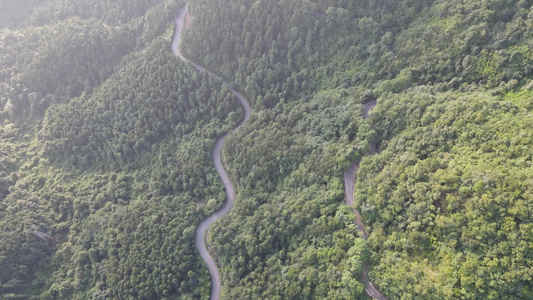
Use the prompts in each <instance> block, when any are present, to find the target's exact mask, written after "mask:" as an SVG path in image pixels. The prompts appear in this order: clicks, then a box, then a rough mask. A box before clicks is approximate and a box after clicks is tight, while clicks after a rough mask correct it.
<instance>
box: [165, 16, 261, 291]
mask: <svg viewBox="0 0 533 300" xmlns="http://www.w3.org/2000/svg"><path fill="white" fill-rule="evenodd" d="M186 14H187V6H185V7H183V8H182V9H181V10H180V11H179V13H178V16H177V18H176V33H175V35H174V40H173V41H172V52H174V54H175V55H176V56H177V57H179V58H180V59H181V60H182V61H184V62H186V63H190V64H191V65H193V66H194V67H195V68H196V69H197V70H198V71H200V72H207V73H208V74H209V75H211V76H215V77H218V76H216V75H215V74H213V73H211V72H209V71H208V70H206V69H205V68H204V67H202V66H200V65H198V64H196V63H194V62H192V61H190V60H189V59H187V58H186V57H185V56H183V54H182V53H181V52H180V49H179V44H180V38H181V30H182V29H183V23H184V20H185V15H186ZM223 83H224V84H225V85H227V82H225V81H223ZM231 92H232V93H233V94H234V95H235V96H237V98H238V99H239V101H240V102H241V104H242V106H243V108H244V117H243V118H242V120H241V122H240V123H239V124H238V125H237V126H236V127H235V128H234V129H233V132H236V131H237V130H239V128H240V127H241V126H243V125H244V123H245V122H246V120H248V118H249V117H250V112H251V106H250V102H249V101H248V99H246V98H245V97H244V96H243V95H242V94H241V93H239V92H238V91H236V90H234V89H231ZM227 135H228V134H226V135H224V136H223V137H221V138H219V139H218V140H217V141H216V143H215V147H214V148H213V151H212V152H211V157H212V159H213V163H214V164H215V169H216V171H217V173H218V175H219V176H220V178H221V179H222V182H223V183H224V188H225V189H226V202H225V203H224V206H222V208H220V209H219V210H217V211H216V212H215V213H214V214H212V215H210V216H209V217H207V218H206V219H204V220H202V221H201V222H200V224H199V225H198V227H197V228H196V233H195V236H194V243H195V245H196V248H197V249H198V251H199V252H200V256H202V259H203V260H204V261H205V264H206V265H207V268H208V269H209V273H210V274H211V280H212V289H211V300H218V299H220V292H221V288H222V284H221V281H220V272H219V270H218V268H217V265H216V263H215V261H214V259H213V257H212V256H211V255H210V254H209V251H208V250H207V248H206V246H205V236H206V233H207V229H208V228H209V226H211V224H213V223H214V222H215V221H216V220H218V219H220V218H222V217H223V216H224V215H226V214H227V213H228V212H229V211H230V210H231V207H232V206H233V203H234V201H235V196H236V193H235V188H234V187H233V184H232V183H231V180H230V179H229V176H228V174H227V173H226V171H225V170H224V167H223V166H222V162H221V159H220V153H221V151H222V146H223V144H224V139H225V138H226V136H227Z"/></svg>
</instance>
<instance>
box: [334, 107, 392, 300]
mask: <svg viewBox="0 0 533 300" xmlns="http://www.w3.org/2000/svg"><path fill="white" fill-rule="evenodd" d="M374 107H376V100H374V101H371V102H369V103H367V104H366V105H365V108H364V110H363V117H364V118H365V119H366V118H368V114H369V113H370V111H371V110H372V109H374ZM377 148H378V147H377V145H376V144H375V143H370V151H369V152H368V153H367V154H365V156H366V155H371V154H374V153H376V152H377ZM359 162H360V161H356V162H354V163H353V164H352V165H351V166H350V167H349V168H348V170H346V172H344V195H345V197H346V203H347V204H348V205H349V206H352V207H353V206H354V200H353V191H354V184H355V177H356V175H357V170H358V169H359ZM353 212H354V214H355V216H356V219H355V225H356V226H357V229H359V231H360V232H361V235H362V236H363V238H364V239H365V240H367V239H368V236H367V234H366V230H365V225H364V224H363V221H361V214H360V213H359V212H358V211H357V210H356V209H355V208H354V209H353ZM367 268H368V266H366V265H365V271H364V272H363V276H362V280H363V283H364V284H365V291H366V293H367V294H368V295H369V296H370V297H372V298H374V299H377V300H388V298H387V297H386V296H385V295H383V294H382V293H380V292H379V291H378V289H376V287H375V286H374V284H372V282H371V281H370V280H368V276H367Z"/></svg>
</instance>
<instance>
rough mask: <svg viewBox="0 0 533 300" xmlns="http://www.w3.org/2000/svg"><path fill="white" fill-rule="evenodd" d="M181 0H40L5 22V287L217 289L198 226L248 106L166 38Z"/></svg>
mask: <svg viewBox="0 0 533 300" xmlns="http://www.w3.org/2000/svg"><path fill="white" fill-rule="evenodd" d="M15 2H16V1H13V3H11V2H10V3H9V5H14V3H15ZM93 2H94V3H93ZM96 3H98V5H95V4H96ZM102 3H107V4H109V5H111V4H113V5H115V6H116V7H114V8H113V9H111V8H109V7H101V6H100V5H102ZM28 5H30V3H29V2H28ZM183 5H184V4H183V3H182V2H181V3H180V2H175V1H151V2H148V1H120V2H101V1H79V2H76V3H73V2H65V1H45V2H43V3H41V4H39V5H37V6H36V7H35V8H34V9H33V13H32V14H31V15H30V16H27V17H26V18H22V19H20V20H18V23H17V25H16V26H14V25H13V27H11V28H3V29H2V31H1V33H0V35H1V38H0V40H2V45H1V48H0V53H1V55H0V59H1V61H2V63H1V68H2V69H1V71H0V74H1V79H2V94H1V95H0V104H1V105H0V107H1V108H3V109H2V110H1V120H2V125H1V130H0V136H1V148H0V151H1V158H0V159H1V170H0V171H1V185H0V195H1V197H2V198H1V206H0V231H1V234H0V269H1V270H2V272H0V284H1V285H0V298H1V299H108V298H116V299H126V298H137V299H154V298H164V297H171V298H176V297H178V296H179V297H180V298H181V299H188V298H190V299H197V298H200V297H201V295H203V294H206V293H207V292H208V291H209V287H210V281H209V276H208V274H207V270H205V269H204V264H203V262H202V261H201V260H200V258H199V256H198V255H197V253H196V249H195V248H194V242H193V236H194V229H195V226H196V224H197V223H198V222H199V221H200V220H201V219H203V218H205V216H207V215H209V214H210V213H212V212H213V211H214V210H215V209H216V208H218V207H220V206H221V205H222V202H223V201H224V194H223V193H222V191H223V189H222V184H221V182H220V181H219V179H218V177H217V176H216V172H215V170H214V167H213V166H212V164H211V158H210V152H211V148H212V147H213V145H214V141H215V139H216V138H217V137H219V136H221V135H222V134H225V133H226V132H227V131H228V130H229V129H230V128H232V127H233V126H234V125H235V124H236V123H237V122H238V121H239V120H240V118H241V115H242V109H241V108H240V107H239V105H238V101H237V99H235V98H234V97H233V96H232V94H231V93H230V91H229V89H228V88H226V87H223V86H222V83H221V82H220V81H217V80H216V79H213V78H209V77H207V76H206V75H205V74H204V75H202V74H199V73H198V72H196V70H194V69H193V68H192V67H189V66H187V65H185V64H183V63H182V62H181V61H179V60H178V59H177V58H175V57H174V56H173V54H172V52H171V51H170V44H171V38H172V35H173V26H172V24H173V21H174V20H173V16H174V14H175V12H176V11H177V10H178V9H179V8H180V7H181V6H183ZM124 7H128V9H124ZM13 9H15V8H13ZM50 11H53V12H55V14H51V12H50ZM125 13H126V14H125ZM124 14H125V15H124ZM3 21H5V20H3ZM35 232H37V233H40V234H41V236H40V237H39V236H38V234H35Z"/></svg>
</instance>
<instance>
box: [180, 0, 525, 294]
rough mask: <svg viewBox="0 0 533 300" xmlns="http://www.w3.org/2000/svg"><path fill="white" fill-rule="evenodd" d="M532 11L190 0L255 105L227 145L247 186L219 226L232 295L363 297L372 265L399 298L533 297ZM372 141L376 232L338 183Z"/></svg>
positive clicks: (199, 52) (204, 48) (191, 45)
mask: <svg viewBox="0 0 533 300" xmlns="http://www.w3.org/2000/svg"><path fill="white" fill-rule="evenodd" d="M531 5H532V2H531V1H468V2H464V3H463V2H462V1H416V2H412V1H393V2H391V1H359V2H354V1H334V2H332V1H256V2H254V1H244V0H243V1H232V2H230V3H227V2H223V1H201V0H200V1H195V2H193V3H191V4H190V11H191V26H190V27H191V29H190V31H188V33H189V35H186V37H185V38H186V39H185V41H186V42H185V43H184V49H186V51H187V52H188V53H189V55H190V56H193V57H196V60H197V61H201V62H203V63H204V64H205V65H208V66H210V67H211V68H212V69H214V70H216V72H219V73H223V74H224V76H226V77H227V78H233V80H234V81H235V82H236V83H237V85H239V86H242V87H243V89H244V90H245V91H246V93H247V94H248V95H250V96H251V99H252V101H255V107H256V110H258V112H257V114H256V116H255V118H253V121H252V122H251V123H250V124H249V125H248V126H247V127H246V128H245V129H244V130H243V131H241V132H239V134H237V135H235V136H233V137H232V139H231V141H230V142H228V144H227V147H226V148H225V155H226V157H227V160H228V162H229V164H230V165H232V166H233V168H232V170H233V174H234V176H233V177H234V178H235V180H236V181H237V182H238V184H237V186H238V189H240V191H241V199H240V200H238V201H237V204H236V207H235V208H234V209H233V211H232V212H231V213H230V214H231V216H230V217H229V218H226V219H223V220H222V221H221V222H220V223H219V224H216V225H215V228H214V229H213V236H212V238H211V243H213V244H214V245H215V252H216V253H217V256H218V257H219V259H220V260H221V261H222V263H221V265H222V270H223V273H225V274H226V276H227V278H228V279H227V281H226V282H227V284H226V291H225V293H226V294H225V295H226V297H227V298H228V299H232V298H239V297H243V298H268V299H270V298H272V299H277V298H279V299H284V298H291V299H292V298H294V299H303V298H316V299H323V298H328V299H347V298H358V297H360V296H359V295H361V294H363V293H364V292H363V285H362V284H361V283H360V281H359V280H360V274H361V272H362V268H363V263H362V262H361V261H363V262H364V261H367V262H368V266H369V277H370V279H371V280H373V282H374V284H375V285H376V286H378V287H379V288H380V290H381V292H383V293H384V294H385V295H387V296H388V297H389V298H390V299H459V298H462V299H528V298H531V297H532V292H533V291H532V290H533V287H532V283H531V279H532V276H533V270H532V269H531V265H532V263H533V261H532V259H533V256H532V247H533V244H532V243H533V236H532V234H531V232H532V230H531V229H532V228H531V226H532V224H531V221H532V219H531V218H532V207H531V201H532V199H531V195H532V191H533V181H532V176H533V173H532V172H531V151H530V150H529V149H530V148H531V147H532V145H533V141H532V132H533V130H532V127H531V125H532V124H531V109H532V108H533V93H532V92H531V90H532V88H533V85H532V83H531V82H532V81H531V78H532V75H533V74H532V72H533V69H532V67H531V66H533V52H532V50H531V49H533V14H532V13H531ZM375 99H377V103H378V104H377V108H376V111H375V112H373V113H372V114H371V118H370V120H369V122H365V121H364V120H362V117H361V105H360V104H364V103H366V102H369V101H371V100H375ZM368 142H377V143H378V145H379V154H377V155H376V156H369V157H365V158H363V160H362V162H361V164H360V167H361V168H360V171H359V173H358V175H357V180H356V187H355V199H356V207H357V208H358V209H359V211H361V213H362V216H363V222H364V223H365V224H366V226H367V228H366V230H367V233H368V234H369V239H368V243H365V242H364V241H363V240H362V239H361V238H359V235H358V232H357V231H356V229H355V226H354V225H353V220H354V219H355V216H353V215H351V212H350V211H349V210H348V209H346V207H345V206H343V204H342V202H343V201H342V192H341V191H342V186H341V181H340V179H341V176H342V172H343V171H344V170H345V169H346V168H347V166H348V165H349V164H350V163H351V162H354V161H356V160H358V159H359V158H360V157H361V155H362V154H363V153H366V152H368ZM243 224H245V225H243ZM350 236H351V238H350ZM356 249H358V250H356ZM355 262H357V263H355ZM355 266H357V267H355ZM357 281H359V282H357ZM243 295H245V296H243ZM363 297H364V296H363Z"/></svg>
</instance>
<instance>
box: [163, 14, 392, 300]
mask: <svg viewBox="0 0 533 300" xmlns="http://www.w3.org/2000/svg"><path fill="white" fill-rule="evenodd" d="M186 14H187V7H186V6H185V7H184V8H182V9H181V10H180V11H179V13H178V15H177V18H176V33H175V35H174V40H173V41H172V52H174V54H175V55H176V56H178V57H179V58H180V59H181V60H182V61H183V62H185V63H190V64H191V65H193V66H194V67H195V68H196V69H197V70H198V71H200V72H206V73H208V74H209V75H211V76H214V77H217V78H220V77H218V76H217V75H215V74H213V73H211V72H209V71H208V70H206V69H205V68H204V67H202V66H200V65H198V64H196V63H194V62H192V61H191V60H189V59H187V58H186V57H185V56H183V54H182V53H181V52H180V48H179V45H180V39H181V31H182V29H183V25H184V21H185V16H186ZM220 79H221V80H222V82H223V83H224V84H225V85H227V84H228V83H227V82H226V81H224V80H223V79H222V78H220ZM231 92H232V93H233V94H234V95H235V96H237V98H238V99H239V101H240V102H241V104H242V106H243V108H244V117H243V119H242V121H241V122H240V123H239V124H238V125H237V126H236V127H235V128H234V129H233V132H236V131H237V130H239V128H240V127H241V126H243V125H244V123H245V122H246V120H248V118H249V117H250V113H251V106H250V102H249V101H248V99H246V98H245V97H244V96H243V95H242V94H241V93H239V92H238V91H236V90H234V89H231ZM375 106H376V101H375V100H374V101H372V102H369V103H367V104H366V105H365V107H364V110H363V117H364V118H365V119H366V118H368V114H369V112H370V111H371V110H372V109H373V108H374V107H375ZM228 134H229V133H228ZM228 134H226V135H224V136H223V137H221V138H219V139H218V140H217V141H216V143H215V147H214V148H213V151H212V153H211V157H212V159H213V163H214V165H215V169H216V171H217V173H218V175H219V176H220V178H221V179H222V182H223V183H224V188H225V189H226V202H225V203H224V206H222V208H220V209H219V210H217V211H216V212H215V213H214V214H212V215H210V216H209V217H207V218H206V219H204V220H202V221H201V222H200V224H199V225H198V227H197V228H196V233H195V237H194V242H195V245H196V248H197V249H198V251H199V252H200V255H201V257H202V259H203V260H204V261H205V263H206V265H207V268H208V269H209V273H210V274H211V280H212V290H211V300H218V299H220V294H221V288H222V284H221V280H220V272H219V270H218V268H217V265H216V263H215V261H214V259H213V257H212V256H211V255H210V254H209V251H208V250H207V247H206V245H205V236H206V234H207V230H208V229H209V226H211V224H213V223H214V222H215V221H217V220H219V219H220V218H222V217H223V216H224V215H226V214H227V213H228V212H229V211H230V210H231V208H232V206H233V203H234V202H235V196H236V193H235V188H234V187H233V184H232V183H231V180H230V179H229V176H228V174H227V173H226V171H225V170H224V167H223V165H222V161H221V157H220V153H221V151H222V146H223V145H224V139H225V138H226V136H227V135H228ZM376 152H377V145H376V144H375V143H371V144H370V151H369V153H367V154H365V155H370V154H374V153H376ZM358 169H359V161H356V162H354V163H353V164H352V165H351V166H350V167H349V168H348V170H346V172H345V173H344V193H345V197H346V203H347V204H348V205H350V206H352V207H353V205H354V199H353V192H354V184H355V177H356V175H357V170H358ZM353 212H354V213H355V215H356V225H357V228H358V229H359V231H360V232H361V233H362V236H363V237H364V239H365V240H366V239H367V238H368V236H367V234H366V230H365V225H364V224H363V222H362V221H361V215H360V214H359V212H358V211H357V210H356V209H354V210H353ZM362 280H363V283H364V284H365V291H366V293H367V294H368V295H369V296H370V297H372V298H374V299H377V300H388V298H387V297H386V296H385V295H383V294H381V293H380V292H379V291H378V290H377V289H376V288H375V287H374V285H373V284H372V282H371V281H369V280H368V276H367V266H365V271H364V272H363V275H362Z"/></svg>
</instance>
